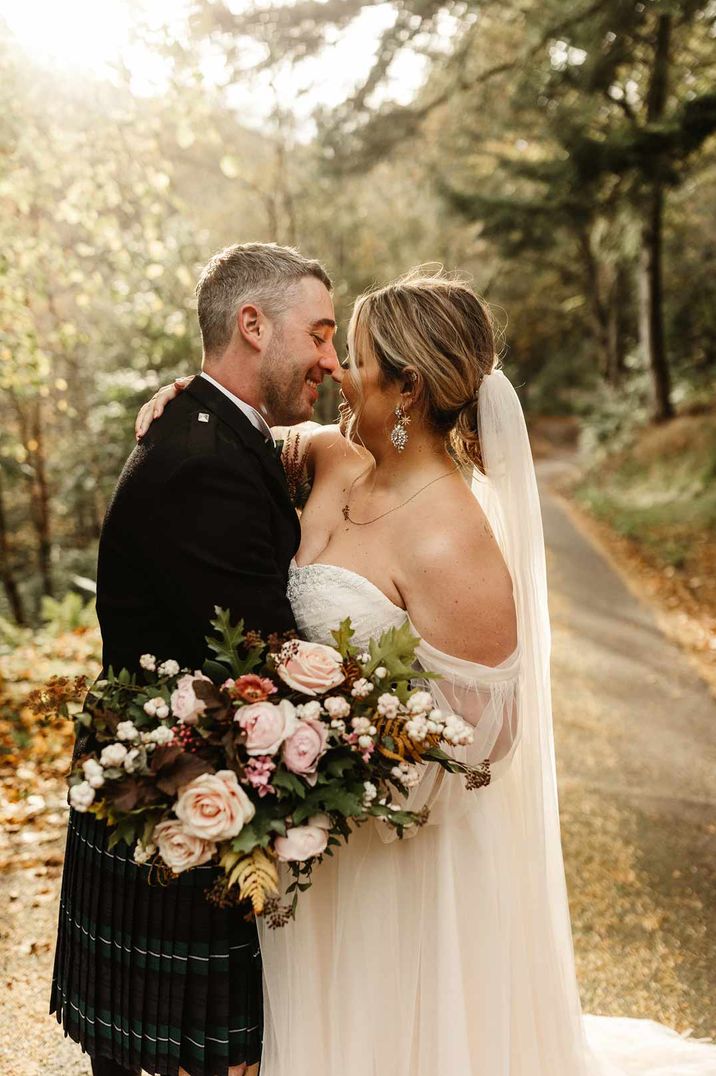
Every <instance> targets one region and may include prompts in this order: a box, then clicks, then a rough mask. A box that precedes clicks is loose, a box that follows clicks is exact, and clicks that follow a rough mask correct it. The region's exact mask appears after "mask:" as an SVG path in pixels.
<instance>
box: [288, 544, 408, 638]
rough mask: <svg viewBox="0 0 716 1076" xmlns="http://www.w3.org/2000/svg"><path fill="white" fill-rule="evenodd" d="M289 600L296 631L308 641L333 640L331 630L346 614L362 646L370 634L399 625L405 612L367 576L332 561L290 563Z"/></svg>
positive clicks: (403, 619)
mask: <svg viewBox="0 0 716 1076" xmlns="http://www.w3.org/2000/svg"><path fill="white" fill-rule="evenodd" d="M288 599H289V601H290V602H291V605H292V606H293V613H294V616H295V618H296V624H297V625H298V633H299V635H300V636H301V637H302V638H304V639H310V640H311V642H319V643H329V644H332V643H333V638H332V636H331V631H332V630H333V628H337V627H338V625H339V624H340V622H341V621H342V620H345V618H346V617H350V618H351V624H352V625H353V628H354V629H355V636H354V642H355V643H356V644H357V645H358V646H363V645H365V644H366V643H367V642H368V639H369V638H370V637H371V636H372V635H380V633H381V632H383V631H386V630H387V629H388V628H392V627H397V626H398V625H399V624H402V623H403V622H404V621H405V619H406V617H407V613H406V612H405V610H404V609H400V608H399V607H398V606H397V605H394V604H393V602H392V601H391V600H390V598H388V597H386V595H385V594H384V593H383V592H382V590H380V589H379V588H378V587H377V586H375V584H374V583H371V582H370V580H369V579H365V578H364V577H363V576H362V575H357V574H356V573H355V572H352V571H350V570H349V569H348V568H340V567H338V566H337V565H334V564H304V565H302V566H299V565H297V564H296V563H295V562H294V563H292V564H291V567H290V568H289V574H288Z"/></svg>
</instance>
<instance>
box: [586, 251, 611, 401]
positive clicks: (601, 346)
mask: <svg viewBox="0 0 716 1076" xmlns="http://www.w3.org/2000/svg"><path fill="white" fill-rule="evenodd" d="M578 242H579V250H580V253H581V255H582V264H583V266H584V273H585V278H586V288H585V290H586V294H587V309H588V310H589V321H590V324H591V326H592V335H593V337H594V343H595V344H596V348H597V355H598V362H599V370H600V373H601V374H602V377H604V378H605V379H606V380H609V368H610V351H609V343H610V341H609V311H608V309H607V307H606V305H605V303H604V300H603V298H602V282H601V280H600V273H599V263H598V262H597V259H596V258H595V256H594V252H593V250H592V245H591V242H590V237H589V232H588V231H584V230H581V231H580V232H579V233H578Z"/></svg>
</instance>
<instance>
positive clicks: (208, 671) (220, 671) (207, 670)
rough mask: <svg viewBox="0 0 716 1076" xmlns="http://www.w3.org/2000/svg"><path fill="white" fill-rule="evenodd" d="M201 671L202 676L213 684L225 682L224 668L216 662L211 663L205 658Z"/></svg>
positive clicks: (210, 660) (209, 659)
mask: <svg viewBox="0 0 716 1076" xmlns="http://www.w3.org/2000/svg"><path fill="white" fill-rule="evenodd" d="M201 671H202V672H203V673H204V676H208V677H209V679H210V680H213V681H214V683H218V684H221V683H223V682H224V680H226V672H227V670H226V666H225V665H222V664H220V662H218V661H213V660H212V659H211V658H207V660H206V661H205V662H204V664H203V666H202V669H201Z"/></svg>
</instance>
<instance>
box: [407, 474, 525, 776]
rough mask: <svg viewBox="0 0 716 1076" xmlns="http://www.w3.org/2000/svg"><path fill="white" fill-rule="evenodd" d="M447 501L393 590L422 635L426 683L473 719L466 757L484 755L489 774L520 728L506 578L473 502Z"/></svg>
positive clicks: (443, 703)
mask: <svg viewBox="0 0 716 1076" xmlns="http://www.w3.org/2000/svg"><path fill="white" fill-rule="evenodd" d="M470 497H471V495H470ZM451 507H452V512H451V514H448V513H447V512H446V511H445V506H444V505H443V506H442V508H443V513H444V514H443V522H442V525H440V524H439V522H438V521H437V520H436V519H433V520H426V526H425V527H423V528H421V530H420V531H419V532H418V533H417V534H414V535H413V536H412V541H411V549H410V556H407V557H404V558H403V564H405V565H408V567H407V569H406V570H404V573H403V576H402V578H401V579H400V580H399V589H400V592H401V594H402V595H403V598H404V600H405V605H406V609H407V612H408V615H409V617H410V621H411V623H412V625H413V626H414V628H415V631H416V633H417V634H418V635H420V636H421V639H422V640H423V641H422V642H421V644H420V646H419V647H418V656H419V658H420V661H421V663H422V664H423V666H424V667H425V668H427V669H429V670H431V671H434V672H436V673H438V674H439V676H440V680H438V681H436V682H434V684H433V685H432V690H433V692H434V694H435V695H436V702H437V704H438V706H439V707H440V708H445V707H447V708H448V709H450V710H452V711H454V712H455V713H458V714H460V716H461V717H463V718H464V719H465V720H466V721H467V722H469V723H470V724H471V725H472V726H473V728H474V737H475V738H474V743H473V745H472V746H471V747H469V748H468V749H467V755H468V757H469V760H470V762H471V763H473V764H478V763H480V762H482V761H483V759H486V758H487V759H489V760H490V763H491V766H492V767H493V774H494V772H495V770H494V767H495V766H496V765H497V764H498V763H501V762H502V763H504V764H506V763H507V761H508V760H509V758H510V756H511V754H512V751H513V749H514V747H515V745H516V743H517V741H518V739H519V736H520V731H521V730H520V722H519V699H518V697H517V680H518V672H519V660H520V656H519V650H518V646H517V618H516V610H515V602H514V597H513V588H512V580H511V578H510V575H509V572H508V570H507V567H506V565H505V562H504V560H503V557H502V554H501V552H500V550H499V547H498V545H497V542H496V541H495V538H494V536H493V534H492V531H491V530H490V527H489V525H488V524H487V521H486V519H485V518H484V515H483V513H482V509H481V508H480V507H479V505H478V504H477V502H475V501H474V500H472V499H471V500H470V501H466V502H465V505H464V506H462V505H460V504H458V503H454V502H453V504H452V506H451ZM446 519H447V522H445V520H446ZM396 581H398V580H396ZM499 768H504V766H503V767H499Z"/></svg>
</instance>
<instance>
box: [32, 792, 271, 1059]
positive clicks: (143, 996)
mask: <svg viewBox="0 0 716 1076" xmlns="http://www.w3.org/2000/svg"><path fill="white" fill-rule="evenodd" d="M107 836H108V831H107V828H106V826H105V825H104V823H102V822H99V821H97V819H96V818H95V817H94V816H93V815H92V814H89V813H85V814H80V813H77V812H76V811H71V812H70V823H69V829H68V838H67V851H66V858H65V868H64V874H63V880H62V894H61V899H60V915H59V923H58V935H57V950H56V954H55V969H54V975H53V984H52V996H51V1005H50V1011H51V1012H54V1013H56V1015H57V1020H58V1022H59V1023H61V1024H62V1026H63V1028H64V1031H65V1034H66V1035H69V1036H70V1037H71V1038H73V1039H74V1040H75V1041H77V1042H78V1043H79V1044H80V1045H81V1046H82V1048H83V1049H84V1050H86V1051H87V1052H88V1053H89V1054H91V1055H92V1056H98V1057H108V1058H112V1059H113V1060H114V1061H116V1062H117V1063H118V1064H120V1065H122V1066H124V1067H127V1068H129V1067H133V1066H140V1067H141V1068H142V1069H143V1070H144V1071H145V1072H148V1073H154V1074H157V1076H176V1074H177V1071H178V1068H179V1065H180V1064H181V1065H184V1067H185V1068H186V1069H187V1071H188V1072H189V1073H190V1074H191V1076H226V1073H227V1070H228V1068H229V1066H230V1065H237V1064H240V1063H242V1062H244V1061H246V1062H248V1063H249V1064H253V1063H255V1062H256V1061H258V1060H259V1057H260V1052H261V1035H262V990H261V965H260V956H259V946H258V937H257V932H256V926H255V924H254V923H247V922H246V921H245V920H244V918H243V913H242V912H241V911H239V910H238V909H235V908H231V909H222V908H216V907H215V906H213V905H212V904H210V903H209V902H208V901H207V899H206V896H205V889H206V888H207V886H209V885H210V884H211V883H212V882H213V880H214V879H215V878H216V876H217V868H215V867H204V868H197V869H195V870H193V871H188V872H186V873H185V874H182V875H180V876H179V877H178V878H176V879H173V880H172V881H170V882H169V883H168V884H166V885H161V884H158V882H157V881H156V880H155V879H154V878H151V877H150V871H149V868H147V867H145V866H138V865H137V864H135V863H134V860H133V858H132V850H131V849H129V848H127V846H126V845H124V844H118V845H117V846H115V848H113V849H111V850H110V849H109V848H108V847H107Z"/></svg>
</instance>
